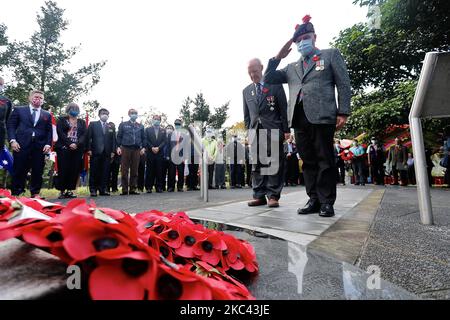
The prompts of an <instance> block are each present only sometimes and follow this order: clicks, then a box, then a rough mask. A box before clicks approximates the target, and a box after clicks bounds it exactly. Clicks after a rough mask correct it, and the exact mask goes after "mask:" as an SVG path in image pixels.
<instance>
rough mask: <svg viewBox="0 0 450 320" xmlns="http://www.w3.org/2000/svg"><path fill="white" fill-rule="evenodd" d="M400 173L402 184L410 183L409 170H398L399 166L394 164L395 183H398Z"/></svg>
mask: <svg viewBox="0 0 450 320" xmlns="http://www.w3.org/2000/svg"><path fill="white" fill-rule="evenodd" d="M399 173H400V181H401V184H402V185H408V178H407V175H408V173H407V171H406V170H397V166H392V176H393V177H394V182H393V184H398V174H399Z"/></svg>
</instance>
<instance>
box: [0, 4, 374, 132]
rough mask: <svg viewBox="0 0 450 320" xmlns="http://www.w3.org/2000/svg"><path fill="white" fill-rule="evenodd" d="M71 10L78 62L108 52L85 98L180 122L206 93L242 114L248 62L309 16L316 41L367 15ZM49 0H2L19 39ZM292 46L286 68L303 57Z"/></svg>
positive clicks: (351, 8)
mask: <svg viewBox="0 0 450 320" xmlns="http://www.w3.org/2000/svg"><path fill="white" fill-rule="evenodd" d="M56 2H57V3H58V5H59V6H60V7H61V8H64V9H66V12H65V18H66V19H67V20H68V21H69V23H70V24H69V26H68V30H67V31H65V32H64V33H63V37H62V41H63V42H64V43H65V44H66V45H67V47H69V46H72V45H78V44H81V51H80V52H79V53H78V54H77V55H76V56H75V57H74V58H73V60H72V61H73V65H74V66H78V67H79V66H82V65H84V64H87V63H90V62H96V61H100V60H107V64H106V66H105V67H104V68H103V70H102V72H101V81H100V83H99V84H98V85H97V86H96V87H95V88H94V89H93V91H92V92H91V93H90V94H89V96H86V97H82V98H80V101H77V102H79V103H80V104H81V103H82V102H83V101H85V100H88V99H97V100H98V101H99V102H100V103H101V104H102V106H104V107H106V108H108V109H109V110H110V111H111V120H113V121H116V122H119V121H120V117H122V116H125V117H126V114H127V110H128V109H129V108H131V107H134V108H138V109H140V110H144V109H145V108H146V107H148V106H153V107H154V108H156V109H158V110H161V111H163V112H165V113H167V115H168V116H169V122H173V120H175V118H176V117H177V116H178V114H179V110H180V106H181V104H182V102H183V100H184V98H186V97H187V96H190V97H194V96H195V94H196V93H197V92H203V94H204V96H205V98H206V100H207V101H208V102H209V104H210V106H211V110H213V107H215V106H220V105H222V104H223V103H225V102H227V101H229V100H230V101H231V104H230V112H229V119H228V121H227V122H226V123H225V125H227V126H229V125H232V124H233V123H235V122H237V121H241V120H243V111H242V90H243V88H244V87H245V86H246V85H248V84H249V83H250V79H249V76H248V74H247V62H248V61H249V60H250V59H251V58H253V57H258V58H260V59H261V60H262V61H263V64H264V65H267V61H268V59H269V58H271V57H273V56H274V55H275V54H276V53H277V52H278V51H279V49H280V48H281V46H282V45H283V44H284V43H285V42H286V41H287V40H289V38H290V37H291V36H292V34H293V31H294V27H295V25H296V24H297V23H300V22H301V18H302V17H303V16H304V15H306V14H310V15H311V16H312V20H311V22H312V23H313V24H314V26H315V29H316V33H317V35H318V42H317V46H318V47H319V48H327V47H329V43H330V42H331V41H332V39H333V38H334V37H336V36H337V35H338V34H339V31H340V30H343V29H345V28H347V27H350V26H352V25H353V24H355V23H358V22H365V21H366V14H367V9H366V8H360V7H359V6H357V5H353V4H352V2H353V1H352V0H321V1H312V0H309V1H306V0H292V1H291V0H278V1H273V0H272V1H269V0H260V1H253V0H241V1H234V0H230V1H215V0H189V1H187V0H185V1H183V0H164V1H147V0H127V1H115V0H109V1H108V0H77V1H74V0H56ZM43 3H44V1H43V0H11V1H3V0H2V3H1V6H0V8H1V15H0V22H3V23H5V24H6V25H7V27H8V31H7V32H8V36H9V38H10V39H11V40H12V39H17V40H26V39H28V38H29V36H30V35H31V34H32V32H33V31H34V30H36V29H37V23H36V19H35V17H36V13H37V12H38V11H39V8H40V6H42V5H43ZM298 58H299V54H298V53H297V51H296V50H295V48H294V49H293V50H292V52H291V54H290V55H289V56H288V57H287V58H286V59H285V60H284V61H283V62H282V64H281V65H280V67H282V66H284V65H286V64H287V63H289V62H292V61H296V60H298Z"/></svg>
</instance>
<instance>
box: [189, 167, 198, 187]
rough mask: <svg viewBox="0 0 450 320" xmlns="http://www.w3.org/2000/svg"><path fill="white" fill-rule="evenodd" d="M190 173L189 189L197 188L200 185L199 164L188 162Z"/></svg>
mask: <svg viewBox="0 0 450 320" xmlns="http://www.w3.org/2000/svg"><path fill="white" fill-rule="evenodd" d="M188 168H189V175H188V179H187V186H188V188H189V189H193V188H196V187H197V186H198V164H192V163H190V164H188Z"/></svg>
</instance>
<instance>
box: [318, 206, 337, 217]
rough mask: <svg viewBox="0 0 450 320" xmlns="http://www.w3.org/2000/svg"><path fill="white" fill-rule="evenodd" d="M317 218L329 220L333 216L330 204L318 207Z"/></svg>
mask: <svg viewBox="0 0 450 320" xmlns="http://www.w3.org/2000/svg"><path fill="white" fill-rule="evenodd" d="M319 216H321V217H324V218H330V217H333V216H334V209H333V206H332V205H331V204H323V205H322V206H321V207H320V212H319Z"/></svg>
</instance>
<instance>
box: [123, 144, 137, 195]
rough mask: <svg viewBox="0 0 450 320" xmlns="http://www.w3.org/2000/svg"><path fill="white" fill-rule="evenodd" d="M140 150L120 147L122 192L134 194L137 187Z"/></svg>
mask: <svg viewBox="0 0 450 320" xmlns="http://www.w3.org/2000/svg"><path fill="white" fill-rule="evenodd" d="M140 158H141V155H140V150H139V149H136V148H127V147H122V160H121V163H120V165H121V171H120V172H121V176H122V192H125V193H126V192H129V191H131V192H134V191H136V189H137V186H138V170H139V160H140Z"/></svg>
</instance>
